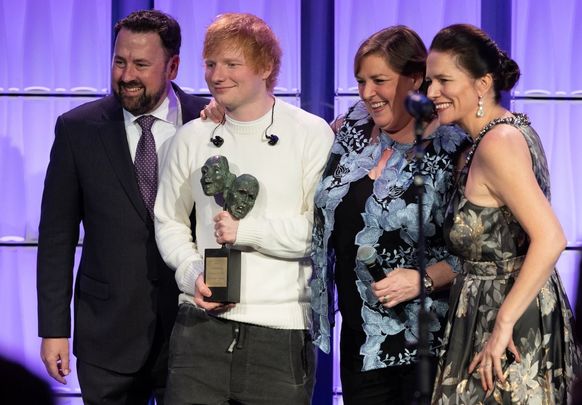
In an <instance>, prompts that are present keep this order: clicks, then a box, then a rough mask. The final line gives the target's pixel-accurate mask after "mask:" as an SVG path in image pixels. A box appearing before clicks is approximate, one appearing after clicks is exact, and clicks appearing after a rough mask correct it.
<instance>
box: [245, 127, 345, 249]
mask: <svg viewBox="0 0 582 405" xmlns="http://www.w3.org/2000/svg"><path fill="white" fill-rule="evenodd" d="M310 129H311V130H310V131H309V133H308V134H307V135H306V136H307V139H306V141H305V142H304V144H303V151H302V160H301V176H302V189H301V190H297V191H295V190H290V193H293V192H298V193H301V199H302V204H301V210H300V212H298V213H297V214H295V215H286V216H280V217H277V216H275V217H270V218H267V217H248V218H243V219H242V220H241V221H240V223H239V227H238V231H237V238H236V244H235V246H249V247H251V248H253V249H254V250H256V251H258V252H261V253H263V254H266V255H269V256H274V257H278V258H282V259H297V258H302V257H307V256H309V254H310V251H311V232H312V226H313V205H314V195H315V189H316V187H317V183H318V182H319V180H320V179H321V175H322V172H323V169H324V166H325V164H326V162H327V158H328V155H329V150H330V148H331V144H332V142H333V138H334V136H333V132H332V130H331V128H330V127H329V125H328V124H327V123H326V122H325V121H323V120H321V119H317V120H316V121H315V122H314V123H312V125H311V128H310Z"/></svg>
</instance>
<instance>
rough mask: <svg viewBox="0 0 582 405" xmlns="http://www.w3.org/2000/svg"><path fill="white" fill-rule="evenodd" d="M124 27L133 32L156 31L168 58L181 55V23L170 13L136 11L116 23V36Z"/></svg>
mask: <svg viewBox="0 0 582 405" xmlns="http://www.w3.org/2000/svg"><path fill="white" fill-rule="evenodd" d="M122 28H125V29H127V30H129V31H131V32H156V33H157V34H158V35H159V36H160V39H161V40H162V45H163V46H164V50H165V52H166V55H167V56H168V58H171V57H172V56H174V55H180V45H182V33H181V31H180V24H178V22H177V21H176V20H175V19H174V18H173V17H172V16H170V15H168V14H165V13H162V12H161V11H158V10H139V11H134V12H133V13H131V14H130V15H128V16H127V17H125V18H124V19H122V20H119V21H118V22H117V23H116V24H115V28H114V30H115V38H117V34H119V31H121V29H122Z"/></svg>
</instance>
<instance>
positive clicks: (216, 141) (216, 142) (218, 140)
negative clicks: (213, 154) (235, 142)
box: [210, 135, 224, 148]
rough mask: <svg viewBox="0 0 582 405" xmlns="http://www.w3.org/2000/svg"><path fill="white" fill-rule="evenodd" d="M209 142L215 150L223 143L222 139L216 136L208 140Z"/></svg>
mask: <svg viewBox="0 0 582 405" xmlns="http://www.w3.org/2000/svg"><path fill="white" fill-rule="evenodd" d="M210 142H212V143H213V144H214V146H216V147H217V148H220V147H221V146H222V144H223V143H224V139H222V137H221V136H218V135H216V136H213V137H212V138H210Z"/></svg>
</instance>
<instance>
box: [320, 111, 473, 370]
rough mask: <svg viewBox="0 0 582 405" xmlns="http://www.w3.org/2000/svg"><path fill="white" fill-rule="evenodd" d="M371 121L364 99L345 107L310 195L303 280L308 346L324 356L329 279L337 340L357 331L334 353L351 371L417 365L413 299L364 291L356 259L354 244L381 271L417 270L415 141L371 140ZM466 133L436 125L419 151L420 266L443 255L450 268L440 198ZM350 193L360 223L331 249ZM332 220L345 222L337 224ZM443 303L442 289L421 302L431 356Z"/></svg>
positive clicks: (366, 283) (365, 277) (366, 281)
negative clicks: (306, 282)
mask: <svg viewBox="0 0 582 405" xmlns="http://www.w3.org/2000/svg"><path fill="white" fill-rule="evenodd" d="M373 127H374V122H373V120H372V119H371V117H370V116H369V114H368V112H367V111H366V109H365V106H364V105H363V103H357V104H356V105H354V106H353V107H352V108H351V109H350V110H349V111H348V113H347V115H346V116H345V117H344V121H343V125H342V127H341V128H340V130H339V131H338V133H337V136H336V140H335V142H334V145H333V147H332V155H331V157H330V161H329V164H328V167H327V169H326V171H325V173H324V176H323V179H322V181H321V183H320V184H319V187H318V189H317V191H316V197H315V206H316V215H315V227H314V232H313V249H312V259H313V265H314V273H313V274H314V276H313V279H312V280H311V292H312V309H313V311H314V316H313V324H314V325H313V333H314V342H315V344H316V345H318V346H319V347H320V348H321V349H322V350H323V351H324V352H326V353H329V351H330V333H331V331H330V325H332V324H333V316H334V309H335V307H334V303H333V296H334V291H333V287H334V281H335V282H336V283H337V286H338V292H339V293H340V294H339V295H340V297H339V303H340V311H341V312H342V317H343V323H342V344H343V342H344V338H346V331H347V334H348V336H347V338H346V339H348V338H349V337H350V336H349V335H351V334H353V335H354V336H356V335H357V336H356V339H354V340H353V341H354V342H357V344H355V345H352V347H353V352H352V353H344V352H343V351H342V366H343V365H344V362H345V361H347V360H348V355H349V357H350V358H351V361H350V363H351V364H352V365H354V364H355V366H354V367H357V368H358V371H367V370H374V369H379V368H385V367H390V366H402V365H410V364H413V363H415V361H416V343H417V334H418V322H417V314H418V309H419V301H418V300H412V301H409V302H405V303H402V304H400V305H398V306H397V307H395V308H393V309H387V308H384V307H383V306H382V305H381V304H380V303H379V302H378V300H377V299H376V297H375V296H374V295H373V293H372V292H371V288H370V284H371V282H372V278H371V276H370V274H369V273H368V271H367V270H366V268H365V266H364V265H363V264H362V263H360V262H358V261H357V260H356V259H355V253H356V249H357V247H358V246H361V245H371V246H374V247H375V248H376V250H377V253H378V255H379V257H380V258H381V261H382V265H383V268H384V269H385V271H390V269H392V268H396V267H405V268H413V269H417V268H418V263H417V260H416V252H415V249H416V243H417V238H418V216H417V212H418V204H417V203H416V194H415V190H414V186H413V184H412V183H413V173H414V172H415V170H416V165H417V162H416V161H415V159H414V148H413V146H414V145H406V144H399V143H397V142H394V141H393V140H392V139H391V138H390V137H389V136H387V135H386V134H383V133H382V134H381V135H380V137H379V138H380V141H379V142H378V143H370V134H371V133H372V128H373ZM464 138H465V135H464V133H463V132H461V131H460V129H458V128H457V127H454V126H441V127H439V128H438V129H437V130H436V131H435V132H434V133H433V134H431V135H430V136H428V137H427V138H426V140H424V141H423V142H422V147H423V149H424V153H425V154H424V158H423V160H422V163H421V167H420V169H421V173H422V174H423V176H424V180H425V186H424V193H425V196H424V212H423V213H424V224H423V227H424V232H425V235H426V237H427V239H426V251H425V255H426V260H427V264H428V265H431V264H434V263H436V262H438V261H442V260H450V261H451V263H452V264H454V258H452V257H450V255H449V253H448V252H447V250H446V248H445V245H444V240H443V238H442V223H443V218H444V204H445V199H446V194H447V192H448V191H449V190H450V188H451V186H452V184H453V180H452V178H453V167H454V154H455V153H456V151H457V150H458V149H459V147H460V144H461V142H462V141H463V139H464ZM386 148H391V149H392V155H391V156H390V158H389V159H388V161H387V163H386V167H385V168H384V169H383V171H382V173H381V175H380V176H379V177H378V178H377V179H376V180H371V179H370V178H369V177H368V173H369V172H370V170H371V169H372V168H374V167H375V166H376V164H377V162H378V160H379V159H380V157H381V155H382V152H383V151H384V150H385V149H386ZM362 190H367V192H366V191H362ZM362 193H365V195H362ZM354 196H355V198H356V199H358V198H359V199H360V200H361V210H360V211H358V212H356V213H353V215H354V218H355V219H356V220H357V221H360V223H361V226H360V225H358V226H359V229H355V230H354V232H353V234H352V237H351V240H348V241H347V243H346V245H347V246H346V247H347V248H346V249H343V248H339V251H338V246H336V245H335V244H334V242H333V240H334V237H333V236H334V234H335V233H336V232H337V231H338V229H339V228H340V225H341V226H344V227H345V226H346V222H350V221H351V219H350V218H346V217H344V216H341V215H340V216H339V217H338V211H337V208H338V206H340V205H341V204H342V201H344V200H346V199H348V198H353V197H354ZM336 219H337V220H338V221H342V222H343V223H342V224H336V223H335V221H336ZM348 226H349V224H348ZM334 272H335V274H334ZM346 280H347V281H346ZM350 280H351V281H350ZM342 291H343V292H342ZM347 295H349V296H351V297H352V298H351V301H350V305H342V300H347V299H348V298H346V296H347ZM447 302H448V293H447V292H445V293H441V294H435V295H431V296H429V297H428V299H427V307H428V308H429V309H430V311H431V312H432V313H433V314H435V317H434V320H433V322H432V323H431V324H430V325H429V331H430V341H431V345H432V346H431V347H432V351H433V353H434V354H435V355H436V347H438V346H439V345H440V343H441V339H440V337H441V335H442V329H443V327H442V326H443V324H444V319H445V314H446V312H447Z"/></svg>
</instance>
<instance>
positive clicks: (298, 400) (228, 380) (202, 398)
mask: <svg viewBox="0 0 582 405" xmlns="http://www.w3.org/2000/svg"><path fill="white" fill-rule="evenodd" d="M314 374H315V349H314V346H313V344H312V342H311V338H310V337H309V333H308V331H305V330H286V329H272V328H266V327H262V326H256V325H251V324H245V323H239V322H233V321H229V320H224V319H220V318H216V317H213V316H210V315H208V314H207V313H206V312H205V311H203V310H200V309H197V308H196V307H194V306H193V305H190V304H182V305H180V309H179V311H178V317H177V318H176V323H175V325H174V330H173V332H172V338H171V340H170V360H169V374H168V383H167V386H166V396H165V403H166V405H182V404H207V405H224V404H247V405H262V404H264V405H273V404H289V405H300V404H309V403H310V402H311V395H312V393H313V385H314V382H315V375H314Z"/></svg>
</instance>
